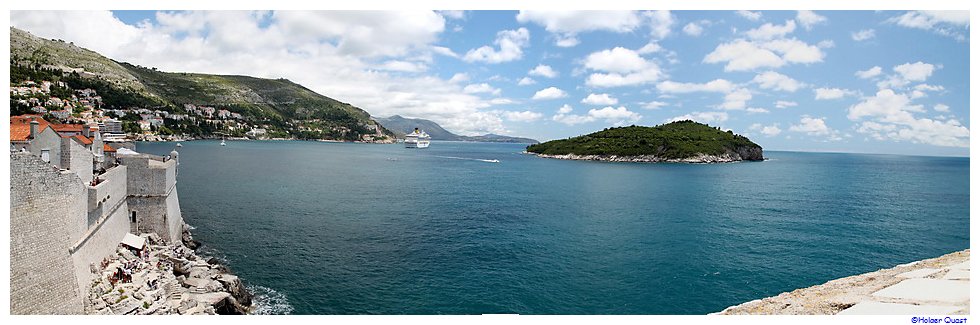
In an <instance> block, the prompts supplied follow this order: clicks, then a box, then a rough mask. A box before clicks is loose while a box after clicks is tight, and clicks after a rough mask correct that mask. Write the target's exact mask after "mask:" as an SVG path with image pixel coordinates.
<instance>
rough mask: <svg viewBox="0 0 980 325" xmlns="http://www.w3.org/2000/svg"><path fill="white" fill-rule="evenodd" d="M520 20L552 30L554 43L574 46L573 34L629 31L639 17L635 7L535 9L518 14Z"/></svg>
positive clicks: (637, 22) (634, 27)
mask: <svg viewBox="0 0 980 325" xmlns="http://www.w3.org/2000/svg"><path fill="white" fill-rule="evenodd" d="M517 21H518V22H520V23H522V24H523V23H529V22H530V23H535V24H538V25H541V26H544V28H545V30H546V31H548V32H550V33H552V34H555V36H556V41H555V45H557V46H559V47H573V46H575V45H578V44H579V41H578V39H577V38H576V37H575V35H576V34H579V33H583V32H589V31H600V30H601V31H610V32H616V33H626V32H631V31H633V30H634V29H636V28H637V27H639V26H640V24H641V22H642V19H641V17H640V16H639V15H638V14H637V13H636V12H635V11H613V10H603V11H534V10H522V11H521V12H520V13H518V14H517Z"/></svg>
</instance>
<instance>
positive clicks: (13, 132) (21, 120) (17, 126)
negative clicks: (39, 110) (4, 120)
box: [10, 114, 50, 141]
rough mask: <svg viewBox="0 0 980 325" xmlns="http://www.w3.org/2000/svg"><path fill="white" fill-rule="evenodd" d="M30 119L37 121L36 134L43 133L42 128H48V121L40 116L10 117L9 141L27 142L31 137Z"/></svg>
mask: <svg viewBox="0 0 980 325" xmlns="http://www.w3.org/2000/svg"><path fill="white" fill-rule="evenodd" d="M31 118H36V119H37V124H38V127H37V130H38V132H44V128H46V127H48V126H50V123H48V121H45V120H44V119H43V118H41V116H40V115H31V114H24V115H19V116H11V117H10V141H27V137H29V136H30V135H31Z"/></svg>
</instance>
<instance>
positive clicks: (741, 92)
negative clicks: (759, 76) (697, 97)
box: [718, 88, 752, 110]
mask: <svg viewBox="0 0 980 325" xmlns="http://www.w3.org/2000/svg"><path fill="white" fill-rule="evenodd" d="M750 99H752V92H750V91H749V90H748V89H745V88H739V89H735V90H734V91H732V92H730V93H728V94H727V95H725V101H724V102H723V103H721V105H719V106H718V108H721V109H726V110H735V109H745V104H746V102H748V101H749V100H750Z"/></svg>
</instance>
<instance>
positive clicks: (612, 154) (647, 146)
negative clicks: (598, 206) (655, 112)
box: [527, 120, 763, 163]
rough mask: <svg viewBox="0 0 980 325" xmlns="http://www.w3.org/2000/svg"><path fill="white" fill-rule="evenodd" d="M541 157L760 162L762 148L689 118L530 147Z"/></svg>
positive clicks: (643, 160) (530, 149)
mask: <svg viewBox="0 0 980 325" xmlns="http://www.w3.org/2000/svg"><path fill="white" fill-rule="evenodd" d="M527 152H528V153H534V154H537V155H538V156H540V157H545V158H556V159H574V160H599V161H617V162H687V163H719V162H735V161H743V160H749V161H761V160H763V156H762V147H761V146H759V145H758V144H756V143H754V142H752V140H749V138H746V137H744V136H741V135H738V134H735V133H733V132H732V131H722V130H721V129H720V128H717V127H712V126H709V125H707V124H702V123H698V122H694V121H690V120H684V121H677V122H671V123H667V124H663V125H658V126H653V127H647V126H635V125H633V126H627V127H615V128H607V129H604V130H602V131H598V132H595V133H591V134H587V135H582V136H577V137H573V138H568V139H563V140H553V141H548V142H544V143H540V144H534V145H530V146H528V147H527Z"/></svg>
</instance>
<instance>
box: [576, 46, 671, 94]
mask: <svg viewBox="0 0 980 325" xmlns="http://www.w3.org/2000/svg"><path fill="white" fill-rule="evenodd" d="M583 65H584V66H585V67H586V68H588V69H591V70H595V71H600V72H597V73H593V74H591V75H589V77H588V78H587V79H586V84H587V85H589V86H593V87H619V86H631V85H638V84H645V83H649V82H654V81H656V80H658V79H660V77H661V76H662V75H663V72H661V70H660V66H659V65H657V64H656V63H654V62H652V61H648V60H646V59H644V58H643V57H641V56H640V54H639V53H637V52H636V51H633V50H630V49H626V48H622V47H615V48H613V49H609V50H602V51H598V52H593V53H591V54H589V55H588V56H587V57H586V58H585V60H584V62H583Z"/></svg>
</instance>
